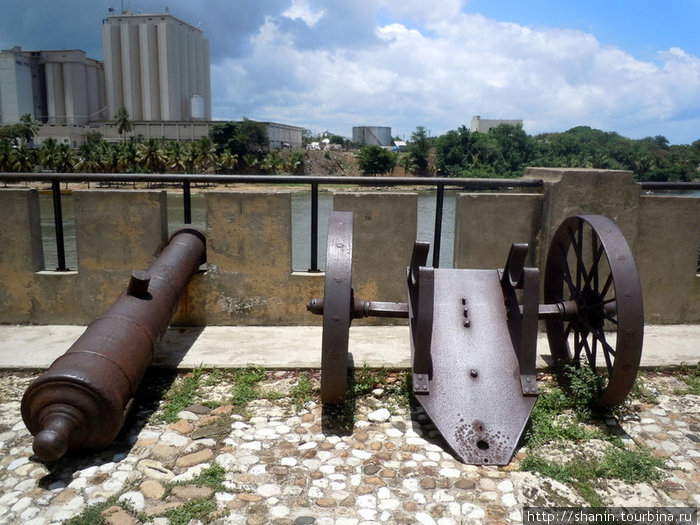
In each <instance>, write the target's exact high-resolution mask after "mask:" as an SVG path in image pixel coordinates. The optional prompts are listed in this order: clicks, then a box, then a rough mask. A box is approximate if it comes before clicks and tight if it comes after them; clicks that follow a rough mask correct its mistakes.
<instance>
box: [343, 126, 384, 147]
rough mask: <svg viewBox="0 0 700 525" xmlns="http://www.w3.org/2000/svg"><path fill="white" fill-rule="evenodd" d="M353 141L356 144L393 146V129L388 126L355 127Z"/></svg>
mask: <svg viewBox="0 0 700 525" xmlns="http://www.w3.org/2000/svg"><path fill="white" fill-rule="evenodd" d="M352 141H353V142H355V143H356V144H370V145H374V146H391V142H392V140H391V128H390V127H387V126H354V127H353V128H352Z"/></svg>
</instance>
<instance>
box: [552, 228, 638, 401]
mask: <svg viewBox="0 0 700 525" xmlns="http://www.w3.org/2000/svg"><path fill="white" fill-rule="evenodd" d="M570 260H572V261H573V263H574V264H573V266H574V268H573V271H572V268H571V266H572V265H570V264H569V261H570ZM544 300H545V303H547V304H556V303H563V302H566V301H569V302H572V301H573V302H575V303H576V313H575V314H574V315H572V316H571V317H569V318H562V319H548V320H547V337H548V340H549V347H550V351H551V354H552V357H553V359H554V367H555V370H556V373H557V376H558V379H559V382H560V384H562V385H564V386H568V385H569V384H570V379H571V378H570V368H569V366H571V365H573V366H574V367H575V368H580V367H581V366H582V364H583V363H584V361H585V362H586V363H587V364H588V366H589V367H590V368H591V370H592V371H593V372H594V373H595V374H596V375H597V376H598V378H599V384H598V397H597V401H596V404H597V405H598V406H601V407H608V406H614V405H617V404H620V403H622V402H623V401H624V399H625V397H626V396H627V394H628V393H629V392H630V390H631V389H632V386H633V385H634V381H635V379H636V377H637V370H638V369H639V362H640V359H641V355H642V341H643V337H644V310H643V305H642V292H641V285H640V282H639V276H638V273H637V268H636V265H635V263H634V258H633V256H632V252H631V250H630V248H629V245H628V244H627V241H626V240H625V237H624V235H623V234H622V232H621V231H620V229H619V228H618V227H617V225H616V224H615V223H614V222H612V221H611V220H610V219H608V218H606V217H603V216H600V215H584V216H574V217H569V218H568V219H566V220H565V221H564V222H563V223H562V224H561V225H560V226H559V228H558V229H557V230H556V232H555V234H554V236H553V238H552V242H551V244H550V248H549V253H548V255H547V263H546V267H545V283H544ZM606 327H607V328H610V327H613V328H614V330H613V331H614V332H615V333H616V339H615V343H614V346H613V344H612V343H611V342H610V341H609V340H608V337H607V336H606ZM607 333H610V331H609V330H608V331H607ZM571 336H573V351H572V348H571V347H570V345H569V339H570V337H571ZM600 365H602V366H600Z"/></svg>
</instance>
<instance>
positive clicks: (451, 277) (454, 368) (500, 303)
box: [414, 269, 537, 465]
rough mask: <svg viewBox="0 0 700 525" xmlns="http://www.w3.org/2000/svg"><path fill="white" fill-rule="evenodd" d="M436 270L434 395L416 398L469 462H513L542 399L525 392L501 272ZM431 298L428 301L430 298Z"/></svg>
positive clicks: (432, 353) (432, 340) (432, 352)
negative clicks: (526, 428) (537, 400)
mask: <svg viewBox="0 0 700 525" xmlns="http://www.w3.org/2000/svg"><path fill="white" fill-rule="evenodd" d="M431 273H432V277H433V280H432V281H433V282H432V284H433V293H432V294H430V296H432V300H431V302H432V309H433V311H434V312H435V319H434V322H433V323H432V330H431V333H430V356H429V357H430V367H431V370H430V379H431V380H430V385H429V393H425V394H422V395H416V399H417V400H418V401H419V402H420V403H421V405H423V407H424V408H425V409H426V411H427V413H428V415H429V416H430V418H431V419H432V420H433V422H434V423H435V425H436V427H437V428H438V429H439V430H440V432H441V433H442V435H443V436H444V438H445V439H446V440H447V442H448V443H449V445H450V446H451V447H452V448H453V450H454V451H455V453H456V454H457V455H459V457H460V458H462V460H464V461H465V462H466V463H470V464H475V465H505V464H507V463H508V462H509V461H510V459H511V457H512V455H513V452H514V450H515V447H516V446H517V443H518V439H519V438H520V435H521V433H522V431H523V429H524V427H525V425H526V423H527V421H528V418H529V416H530V412H531V411H532V408H533V406H534V405H535V401H536V399H537V398H536V396H524V395H523V393H522V390H521V384H520V374H519V364H518V358H517V356H516V353H515V349H514V348H513V344H512V341H511V337H510V335H509V329H508V325H507V318H506V307H505V305H504V300H503V292H502V289H501V282H500V279H499V272H498V271H497V270H445V269H436V270H433V271H432V272H431ZM422 277H423V276H422V275H421V277H420V279H422ZM421 284H422V283H420V282H419V286H420V285H421ZM423 293H424V291H423V289H421V292H420V301H421V302H423V301H425V300H426V298H427V297H430V296H424V295H423ZM465 306H466V307H467V310H468V312H467V313H468V320H469V322H468V323H466V322H465V319H466V317H465ZM415 372H416V371H415V369H414V378H415Z"/></svg>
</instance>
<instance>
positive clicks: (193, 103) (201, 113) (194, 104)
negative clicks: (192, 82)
mask: <svg viewBox="0 0 700 525" xmlns="http://www.w3.org/2000/svg"><path fill="white" fill-rule="evenodd" d="M190 114H191V115H192V120H204V119H205V118H206V113H205V109H204V97H203V96H202V95H192V96H191V97H190Z"/></svg>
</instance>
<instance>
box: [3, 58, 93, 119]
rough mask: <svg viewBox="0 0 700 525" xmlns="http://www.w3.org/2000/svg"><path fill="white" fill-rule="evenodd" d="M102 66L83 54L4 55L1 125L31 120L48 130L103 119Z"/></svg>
mask: <svg viewBox="0 0 700 525" xmlns="http://www.w3.org/2000/svg"><path fill="white" fill-rule="evenodd" d="M104 87H105V86H104V70H103V67H102V63H101V62H98V61H97V60H93V59H91V58H88V57H87V56H86V55H85V52H84V51H80V50H76V49H73V50H54V51H23V50H22V49H21V48H20V47H14V48H12V49H9V50H2V51H0V125H7V124H15V123H17V122H19V120H20V118H21V117H22V115H27V114H29V115H32V116H33V117H34V118H35V119H36V120H37V121H38V122H40V123H43V124H49V125H68V126H70V125H82V124H87V123H88V122H90V121H93V120H101V119H102V118H104V109H105V96H104Z"/></svg>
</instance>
